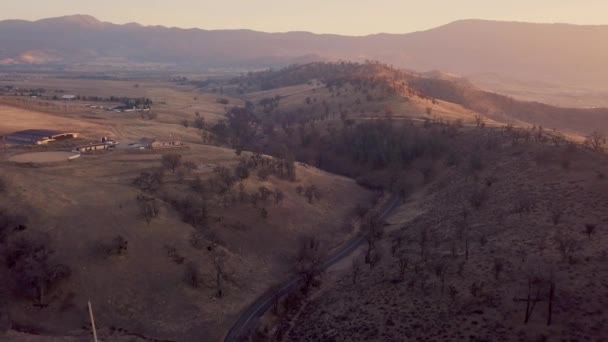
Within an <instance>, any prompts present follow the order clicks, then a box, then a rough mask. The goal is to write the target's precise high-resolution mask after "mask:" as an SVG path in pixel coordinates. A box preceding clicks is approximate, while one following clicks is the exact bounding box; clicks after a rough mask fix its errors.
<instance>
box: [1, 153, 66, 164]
mask: <svg viewBox="0 0 608 342" xmlns="http://www.w3.org/2000/svg"><path fill="white" fill-rule="evenodd" d="M76 155H77V154H74V153H72V152H32V153H23V154H17V155H14V156H12V157H10V158H9V161H12V162H14V163H37V164H42V163H57V162H63V161H68V160H69V158H70V157H72V156H76Z"/></svg>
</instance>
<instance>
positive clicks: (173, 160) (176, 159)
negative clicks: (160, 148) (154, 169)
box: [161, 153, 182, 173]
mask: <svg viewBox="0 0 608 342" xmlns="http://www.w3.org/2000/svg"><path fill="white" fill-rule="evenodd" d="M181 163H182V155H181V154H177V153H168V154H163V156H162V157H161V164H162V165H163V167H164V168H166V169H169V170H171V172H173V173H175V170H176V169H177V168H178V167H179V166H180V165H181Z"/></svg>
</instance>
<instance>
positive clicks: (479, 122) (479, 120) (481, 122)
mask: <svg viewBox="0 0 608 342" xmlns="http://www.w3.org/2000/svg"><path fill="white" fill-rule="evenodd" d="M474 118H475V125H476V126H477V127H480V128H483V127H486V119H485V118H484V117H483V116H481V115H479V114H475V117H474Z"/></svg>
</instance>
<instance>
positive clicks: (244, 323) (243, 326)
mask: <svg viewBox="0 0 608 342" xmlns="http://www.w3.org/2000/svg"><path fill="white" fill-rule="evenodd" d="M400 200H401V198H400V197H399V196H392V197H391V199H390V200H389V201H388V202H387V203H386V204H385V206H384V208H383V210H382V213H381V217H382V218H386V216H388V215H389V214H390V213H391V212H392V211H393V210H394V209H395V208H396V207H397V206H398V204H399V201H400ZM364 243H365V238H363V237H361V236H357V237H354V238H353V239H351V240H350V241H348V242H346V243H345V244H344V245H342V247H340V248H339V249H338V250H337V251H335V252H334V253H332V254H331V255H329V256H328V257H327V259H326V260H325V261H324V262H323V264H322V265H321V267H322V269H323V270H326V269H328V268H329V267H331V266H332V265H334V264H335V263H337V262H338V261H340V260H342V259H343V258H345V257H347V256H348V255H349V254H351V253H352V252H353V251H354V250H356V249H357V248H358V247H359V246H361V245H362V244H364ZM301 281H302V278H301V277H294V278H293V279H290V280H289V281H286V282H285V283H283V284H282V285H281V286H280V287H278V289H277V288H274V287H273V288H271V289H269V290H268V291H266V292H265V293H264V294H262V295H261V296H259V297H258V299H256V300H255V302H253V303H252V304H251V305H249V306H248V307H247V308H246V309H245V310H244V311H243V312H242V313H241V315H240V317H239V318H238V320H237V321H236V322H234V324H233V325H232V327H231V328H230V330H229V331H228V334H226V337H225V338H224V342H236V341H239V339H240V338H241V337H242V336H243V335H245V334H244V333H246V332H248V331H249V330H250V329H251V328H253V327H254V326H255V323H256V322H257V320H258V319H259V318H260V317H261V316H262V315H263V314H264V313H265V312H266V311H267V310H268V309H270V307H271V306H272V303H273V302H274V299H275V298H281V297H283V296H285V295H286V294H288V293H290V292H293V291H295V290H297V289H298V288H299V287H298V285H299V283H300V282H301Z"/></svg>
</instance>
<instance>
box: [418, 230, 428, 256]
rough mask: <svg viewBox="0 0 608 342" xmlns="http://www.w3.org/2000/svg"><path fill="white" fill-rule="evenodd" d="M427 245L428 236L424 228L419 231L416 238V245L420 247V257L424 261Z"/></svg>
mask: <svg viewBox="0 0 608 342" xmlns="http://www.w3.org/2000/svg"><path fill="white" fill-rule="evenodd" d="M428 243H429V234H428V231H427V229H426V228H424V227H423V228H421V229H420V235H419V237H418V245H419V246H420V257H421V258H423V259H426V254H427V248H428Z"/></svg>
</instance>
